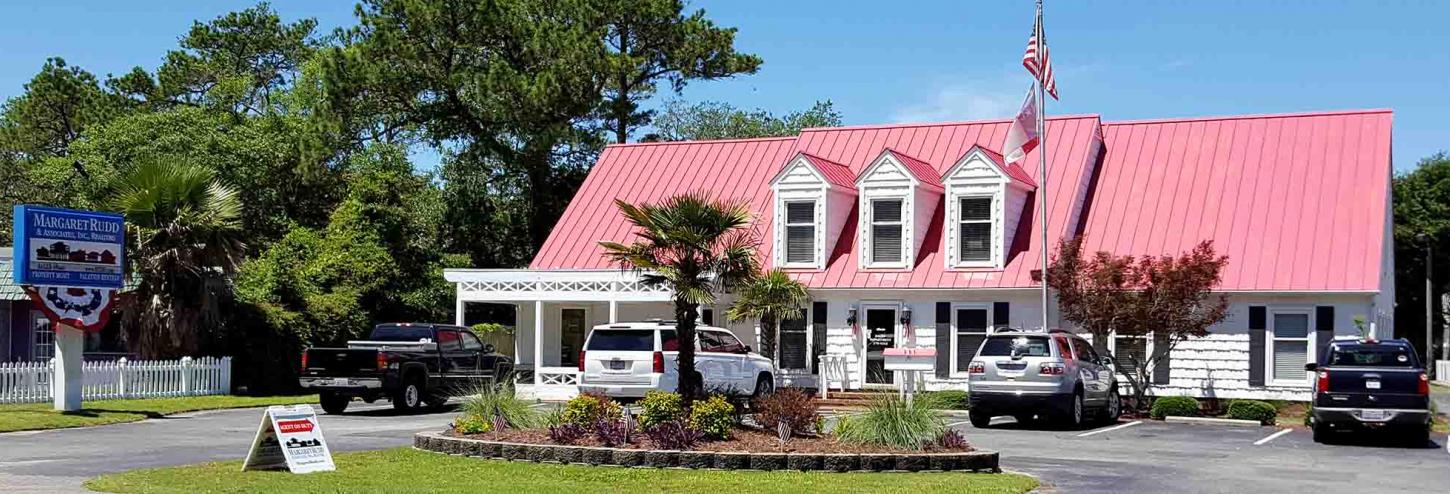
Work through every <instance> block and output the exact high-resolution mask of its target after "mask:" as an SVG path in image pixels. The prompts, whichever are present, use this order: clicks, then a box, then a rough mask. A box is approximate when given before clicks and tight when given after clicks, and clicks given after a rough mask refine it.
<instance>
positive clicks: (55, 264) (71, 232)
mask: <svg viewBox="0 0 1450 494" xmlns="http://www.w3.org/2000/svg"><path fill="white" fill-rule="evenodd" d="M14 231H15V283H16V284H20V285H50V286H74V287H92V288H115V289H120V288H121V285H122V284H123V283H124V282H125V278H126V275H125V268H124V266H125V263H124V256H125V253H126V247H125V237H126V226H125V220H124V219H123V218H122V217H121V215H119V214H114V213H97V212H93V211H76V210H73V209H57V208H48V207H43V206H29V205H16V206H15V229H14Z"/></svg>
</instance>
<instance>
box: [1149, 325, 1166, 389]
mask: <svg viewBox="0 0 1450 494" xmlns="http://www.w3.org/2000/svg"><path fill="white" fill-rule="evenodd" d="M1167 346H1168V335H1157V334H1155V335H1153V347H1154V348H1155V349H1157V348H1165V347H1167ZM1154 353H1157V352H1156V351H1155V352H1154ZM1169 359H1170V356H1169V353H1168V352H1164V353H1163V356H1162V357H1159V359H1158V361H1157V362H1154V363H1153V384H1168V362H1169Z"/></svg>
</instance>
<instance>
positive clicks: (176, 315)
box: [114, 162, 244, 358]
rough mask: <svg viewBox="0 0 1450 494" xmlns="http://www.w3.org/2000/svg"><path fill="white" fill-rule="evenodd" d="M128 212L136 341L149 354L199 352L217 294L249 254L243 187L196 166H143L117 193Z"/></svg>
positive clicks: (119, 206)
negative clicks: (228, 183)
mask: <svg viewBox="0 0 1450 494" xmlns="http://www.w3.org/2000/svg"><path fill="white" fill-rule="evenodd" d="M114 205H115V208H116V210H118V211H119V212H120V213H121V214H124V215H125V216H126V236H127V239H126V240H127V242H128V243H129V245H128V249H129V251H130V252H129V255H127V256H126V260H127V261H128V264H129V266H128V267H129V268H131V272H132V276H133V279H134V280H135V281H136V288H135V290H133V292H132V294H131V297H130V300H129V301H128V303H127V305H128V307H126V309H127V310H126V312H127V314H126V316H127V320H128V321H129V322H130V323H131V324H129V326H130V327H129V328H127V340H128V343H129V346H130V347H131V348H132V349H133V351H135V352H136V353H139V354H140V355H141V357H142V358H170V357H176V356H183V355H190V354H194V353H196V352H197V351H198V350H199V349H200V346H201V329H202V328H203V327H213V326H215V323H216V322H217V318H216V302H217V299H216V297H215V296H214V294H215V292H216V291H218V290H220V289H222V288H221V287H223V286H224V285H225V284H224V283H220V281H221V280H222V276H224V275H229V274H231V273H233V272H234V271H235V270H236V267H237V264H238V263H240V262H241V260H242V257H243V255H244V252H243V251H244V245H243V243H242V240H241V238H242V236H241V235H242V224H241V214H242V203H241V201H240V200H239V199H238V198H237V192H236V191H235V190H234V189H232V188H230V187H227V186H226V185H223V184H222V183H221V182H220V181H218V180H217V179H216V175H215V172H213V171H212V170H211V169H210V168H207V167H205V166H201V165H197V164H188V163H183V164H161V163H160V162H152V163H145V164H140V165H137V166H136V167H135V168H133V169H132V170H130V172H129V173H127V174H126V175H125V176H123V177H122V178H121V180H120V182H119V184H118V185H117V187H116V193H115V196H114Z"/></svg>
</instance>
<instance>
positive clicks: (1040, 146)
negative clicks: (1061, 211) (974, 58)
mask: <svg viewBox="0 0 1450 494" xmlns="http://www.w3.org/2000/svg"><path fill="white" fill-rule="evenodd" d="M1036 24H1037V33H1036V34H1037V67H1038V70H1039V71H1042V70H1044V67H1045V64H1044V63H1043V56H1044V55H1046V52H1047V49H1046V47H1047V40H1046V39H1045V38H1044V37H1043V34H1044V32H1045V31H1046V29H1045V28H1043V27H1042V0H1037V23H1036ZM1033 79H1034V80H1035V81H1036V82H1035V84H1036V85H1037V105H1038V106H1037V139H1038V140H1037V177H1038V179H1037V196H1038V204H1039V206H1038V210H1039V211H1041V212H1042V330H1043V331H1044V332H1045V331H1048V330H1049V329H1051V328H1050V327H1049V326H1048V323H1047V321H1048V315H1047V313H1048V308H1049V307H1048V305H1047V298H1048V297H1047V249H1048V248H1049V246H1048V245H1047V217H1048V213H1047V88H1046V87H1044V86H1045V85H1044V84H1043V82H1042V79H1043V77H1034V78H1033Z"/></svg>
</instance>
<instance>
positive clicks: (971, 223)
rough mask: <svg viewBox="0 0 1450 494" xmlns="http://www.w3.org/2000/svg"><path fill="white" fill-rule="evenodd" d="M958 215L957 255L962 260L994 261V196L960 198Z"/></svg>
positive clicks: (969, 261) (975, 261)
mask: <svg viewBox="0 0 1450 494" xmlns="http://www.w3.org/2000/svg"><path fill="white" fill-rule="evenodd" d="M957 216H958V223H957V255H958V256H959V257H958V258H959V259H960V260H961V262H963V263H983V262H992V198H991V197H963V198H960V199H959V200H958V201H957Z"/></svg>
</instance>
